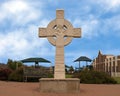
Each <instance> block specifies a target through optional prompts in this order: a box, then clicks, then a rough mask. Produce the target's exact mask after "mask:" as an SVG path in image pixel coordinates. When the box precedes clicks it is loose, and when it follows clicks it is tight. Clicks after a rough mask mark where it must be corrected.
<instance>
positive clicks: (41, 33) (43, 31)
mask: <svg viewBox="0 0 120 96" xmlns="http://www.w3.org/2000/svg"><path fill="white" fill-rule="evenodd" d="M39 37H47V31H46V28H39Z"/></svg>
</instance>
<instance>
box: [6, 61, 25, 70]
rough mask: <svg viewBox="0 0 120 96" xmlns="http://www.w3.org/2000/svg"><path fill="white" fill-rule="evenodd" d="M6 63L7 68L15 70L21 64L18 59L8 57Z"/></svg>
mask: <svg viewBox="0 0 120 96" xmlns="http://www.w3.org/2000/svg"><path fill="white" fill-rule="evenodd" d="M7 65H8V67H9V68H11V69H12V70H16V69H18V68H19V67H21V66H22V65H23V64H22V63H21V62H18V61H13V60H11V59H8V62H7Z"/></svg>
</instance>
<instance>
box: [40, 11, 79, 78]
mask: <svg viewBox="0 0 120 96" xmlns="http://www.w3.org/2000/svg"><path fill="white" fill-rule="evenodd" d="M39 37H43V38H45V37H47V39H48V41H49V42H50V43H51V44H52V45H54V46H56V57H55V69H54V78H55V79H65V64H64V46H66V45H68V44H69V43H70V42H71V41H72V39H73V37H74V38H79V37H81V29H80V28H73V26H72V24H71V23H70V22H69V21H67V20H65V19H64V10H57V11H56V19H55V20H53V21H51V22H50V23H49V24H48V26H47V28H39Z"/></svg>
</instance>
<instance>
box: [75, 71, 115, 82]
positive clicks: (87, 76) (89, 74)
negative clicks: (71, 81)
mask: <svg viewBox="0 0 120 96" xmlns="http://www.w3.org/2000/svg"><path fill="white" fill-rule="evenodd" d="M73 77H75V78H79V79H80V82H81V83H87V84H116V83H117V82H116V81H115V80H114V79H113V78H112V77H110V76H109V75H107V74H105V73H103V72H97V71H94V70H87V69H86V70H83V71H81V72H80V73H76V74H74V76H73Z"/></svg>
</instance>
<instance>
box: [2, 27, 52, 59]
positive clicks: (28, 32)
mask: <svg viewBox="0 0 120 96" xmlns="http://www.w3.org/2000/svg"><path fill="white" fill-rule="evenodd" d="M0 38H1V40H0V46H1V47H0V56H1V57H5V56H6V58H14V59H21V58H26V57H30V56H31V57H32V56H43V57H44V56H52V55H53V54H54V48H53V47H52V46H49V42H48V40H47V39H40V38H39V37H38V26H34V25H29V27H28V28H26V29H18V30H13V31H12V32H9V33H6V34H4V33H1V34H0Z"/></svg>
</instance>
